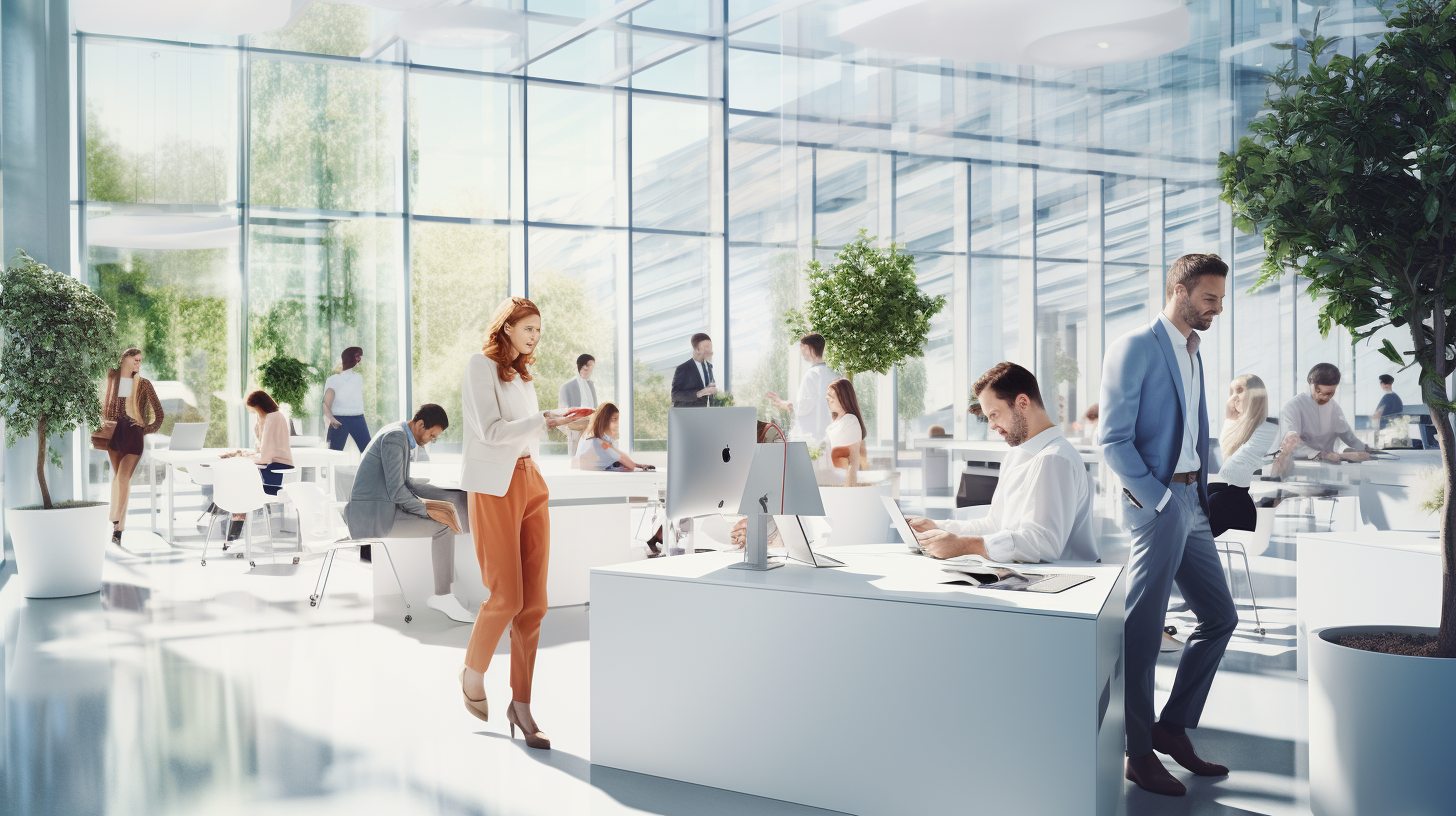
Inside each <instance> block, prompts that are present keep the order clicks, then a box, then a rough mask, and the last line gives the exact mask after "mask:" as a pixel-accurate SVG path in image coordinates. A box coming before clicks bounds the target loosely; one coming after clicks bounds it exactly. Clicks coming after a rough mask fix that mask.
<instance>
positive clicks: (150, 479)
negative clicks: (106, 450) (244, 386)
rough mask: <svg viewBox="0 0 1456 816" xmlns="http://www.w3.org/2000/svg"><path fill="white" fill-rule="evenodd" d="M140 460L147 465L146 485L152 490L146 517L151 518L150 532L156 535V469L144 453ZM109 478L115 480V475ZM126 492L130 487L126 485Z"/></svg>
mask: <svg viewBox="0 0 1456 816" xmlns="http://www.w3.org/2000/svg"><path fill="white" fill-rule="evenodd" d="M142 459H143V460H144V461H145V462H146V464H147V485H148V486H149V487H151V489H152V504H151V511H152V512H151V513H149V514H148V515H150V516H151V517H152V532H153V533H156V532H157V469H156V468H155V467H153V465H154V463H153V462H152V460H151V457H150V456H148V455H147V454H146V453H143V454H142ZM111 476H112V478H113V479H114V478H116V474H115V473H113V474H111ZM164 478H165V477H164ZM127 491H128V492H130V491H131V486H130V485H127Z"/></svg>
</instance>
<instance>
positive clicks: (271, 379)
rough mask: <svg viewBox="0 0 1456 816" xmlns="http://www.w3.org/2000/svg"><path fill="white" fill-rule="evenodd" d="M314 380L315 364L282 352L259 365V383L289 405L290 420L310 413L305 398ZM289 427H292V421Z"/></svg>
mask: <svg viewBox="0 0 1456 816" xmlns="http://www.w3.org/2000/svg"><path fill="white" fill-rule="evenodd" d="M313 382H314V367H313V366H311V365H309V364H308V363H305V362H304V361H302V360H300V359H298V358H297V357H290V356H288V355H286V354H283V353H281V352H280V353H278V354H274V355H273V357H271V358H269V360H268V362H266V363H264V364H262V365H261V366H258V385H260V386H262V387H263V390H265V391H267V392H268V395H269V396H271V397H273V399H274V400H276V401H277V402H278V403H280V404H282V405H287V406H288V410H289V413H288V418H289V419H290V420H292V419H297V418H300V417H304V416H307V415H308V408H307V406H306V405H305V404H304V399H306V398H307V397H308V389H309V387H310V386H312V385H313ZM289 428H290V429H291V428H292V423H291V422H290V423H289Z"/></svg>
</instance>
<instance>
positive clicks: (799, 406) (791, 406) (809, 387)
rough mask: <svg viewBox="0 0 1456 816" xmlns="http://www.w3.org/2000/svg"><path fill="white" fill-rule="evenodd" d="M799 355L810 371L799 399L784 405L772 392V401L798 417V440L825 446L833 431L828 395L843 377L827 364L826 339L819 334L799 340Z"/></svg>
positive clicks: (770, 397) (802, 385)
mask: <svg viewBox="0 0 1456 816" xmlns="http://www.w3.org/2000/svg"><path fill="white" fill-rule="evenodd" d="M799 354H800V355H802V356H803V358H804V362H806V363H808V364H809V368H808V370H807V371H805V372H804V377H803V379H801V380H800V381H799V394H798V397H797V398H796V399H795V400H794V401H793V402H784V401H783V399H781V398H780V397H779V395H778V394H775V393H774V392H772V391H770V392H768V398H769V399H770V400H772V401H773V404H774V405H777V406H778V407H779V410H782V411H792V412H793V413H794V432H795V435H796V436H799V437H802V438H804V439H807V440H808V441H809V443H810V444H811V445H813V444H822V443H823V442H824V433H825V430H826V429H828V427H829V401H828V400H827V399H826V398H825V396H824V394H825V392H826V391H828V390H829V384H830V383H832V382H834V381H835V380H837V379H839V375H838V374H836V373H834V370H833V369H831V368H830V367H829V366H827V365H825V363H824V336H823V335H821V334H819V333H818V332H815V333H812V334H806V335H804V336H803V337H801V338H799Z"/></svg>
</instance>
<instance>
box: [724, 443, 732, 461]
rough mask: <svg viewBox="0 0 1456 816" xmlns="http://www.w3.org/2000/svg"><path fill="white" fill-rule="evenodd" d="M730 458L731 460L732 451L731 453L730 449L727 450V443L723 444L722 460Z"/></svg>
mask: <svg viewBox="0 0 1456 816" xmlns="http://www.w3.org/2000/svg"><path fill="white" fill-rule="evenodd" d="M732 460H733V453H732V451H731V450H729V448H728V446H727V445H724V446H723V461H724V462H730V461H732Z"/></svg>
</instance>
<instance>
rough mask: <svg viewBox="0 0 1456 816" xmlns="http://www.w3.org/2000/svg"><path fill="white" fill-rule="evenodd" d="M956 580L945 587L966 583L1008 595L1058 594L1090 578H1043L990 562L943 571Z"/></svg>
mask: <svg viewBox="0 0 1456 816" xmlns="http://www.w3.org/2000/svg"><path fill="white" fill-rule="evenodd" d="M943 571H944V572H948V573H950V574H952V575H954V576H955V577H954V578H952V579H951V580H950V581H947V582H946V583H969V584H970V585H971V586H974V587H977V588H978V589H1003V590H1007V591H1010V592H1052V593H1055V592H1061V591H1062V590H1064V589H1070V588H1072V587H1074V586H1077V585H1078V584H1085V583H1087V582H1088V581H1090V580H1092V576H1090V575H1070V574H1066V573H1059V574H1056V575H1046V574H1043V573H1037V572H1020V571H1018V570H1017V569H1016V568H1014V567H1012V566H1009V565H1007V564H996V563H994V562H990V561H982V562H980V563H976V562H971V561H967V562H965V563H961V564H956V565H954V566H949V567H944V568H943Z"/></svg>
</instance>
